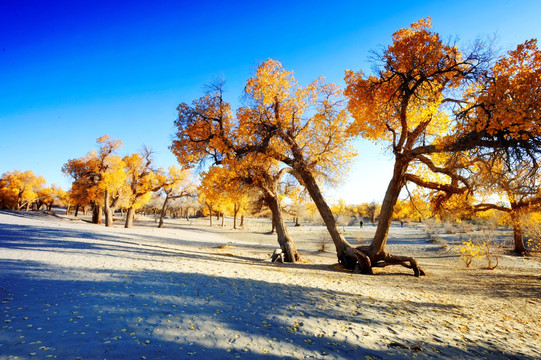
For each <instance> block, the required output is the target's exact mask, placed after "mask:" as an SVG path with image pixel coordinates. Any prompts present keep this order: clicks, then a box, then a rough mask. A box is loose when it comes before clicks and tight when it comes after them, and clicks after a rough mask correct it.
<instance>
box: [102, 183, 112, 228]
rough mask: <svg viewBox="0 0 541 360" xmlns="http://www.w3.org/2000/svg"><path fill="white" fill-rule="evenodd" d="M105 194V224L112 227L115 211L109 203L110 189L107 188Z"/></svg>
mask: <svg viewBox="0 0 541 360" xmlns="http://www.w3.org/2000/svg"><path fill="white" fill-rule="evenodd" d="M103 196H104V204H105V226H107V227H111V226H113V211H112V210H111V206H110V203H109V191H108V190H105V194H104V195H103Z"/></svg>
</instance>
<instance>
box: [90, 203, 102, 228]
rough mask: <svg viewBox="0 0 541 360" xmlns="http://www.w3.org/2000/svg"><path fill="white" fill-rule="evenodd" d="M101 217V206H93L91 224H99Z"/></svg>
mask: <svg viewBox="0 0 541 360" xmlns="http://www.w3.org/2000/svg"><path fill="white" fill-rule="evenodd" d="M102 216H103V208H102V207H101V205H98V204H94V208H93V210H92V223H93V224H98V225H99V224H101V218H102Z"/></svg>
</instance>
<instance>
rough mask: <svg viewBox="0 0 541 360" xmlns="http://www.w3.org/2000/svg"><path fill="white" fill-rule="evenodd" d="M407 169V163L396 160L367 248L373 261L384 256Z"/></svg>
mask: <svg viewBox="0 0 541 360" xmlns="http://www.w3.org/2000/svg"><path fill="white" fill-rule="evenodd" d="M407 169H408V162H406V161H402V160H400V159H396V162H395V165H394V171H393V177H392V179H391V181H390V182H389V185H388V186H387V191H386V192H385V198H384V199H383V204H382V205H381V211H380V214H379V221H378V227H377V228H376V234H375V235H374V239H373V240H372V243H371V244H370V246H369V247H368V254H367V255H368V256H370V257H371V258H372V259H374V260H375V259H378V258H383V257H384V256H385V255H384V254H385V245H386V244H387V236H388V234H389V228H390V226H391V221H392V220H393V210H394V207H395V205H396V202H397V200H398V196H399V195H400V191H401V190H402V187H403V186H404V183H405V175H406V170H407Z"/></svg>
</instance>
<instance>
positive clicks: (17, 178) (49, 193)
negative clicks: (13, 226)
mask: <svg viewBox="0 0 541 360" xmlns="http://www.w3.org/2000/svg"><path fill="white" fill-rule="evenodd" d="M46 183H47V182H46V181H45V179H44V178H43V177H42V176H37V175H34V173H33V172H32V170H27V171H19V170H13V171H8V172H6V173H4V174H3V175H2V177H1V178H0V209H15V210H23V209H24V210H30V209H34V210H40V209H41V208H43V207H45V208H46V209H47V210H48V211H50V210H51V208H52V206H53V204H54V203H55V201H59V202H61V203H64V202H66V200H67V197H68V194H67V193H66V192H65V191H64V190H62V188H60V187H57V186H56V185H54V184H53V185H51V186H49V187H47V186H46Z"/></svg>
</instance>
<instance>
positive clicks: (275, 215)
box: [265, 193, 300, 262]
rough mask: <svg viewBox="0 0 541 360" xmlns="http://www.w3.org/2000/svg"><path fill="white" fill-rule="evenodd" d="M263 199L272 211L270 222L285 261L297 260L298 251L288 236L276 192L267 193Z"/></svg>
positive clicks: (298, 258) (298, 257)
mask: <svg viewBox="0 0 541 360" xmlns="http://www.w3.org/2000/svg"><path fill="white" fill-rule="evenodd" d="M265 200H266V202H267V204H268V205H269V208H270V210H271V212H272V222H273V225H274V227H275V228H276V235H277V236H278V244H280V249H282V252H283V253H284V254H285V258H284V261H285V262H297V261H299V260H300V256H299V253H298V252H297V248H296V247H295V243H294V242H293V241H292V240H291V238H290V237H289V234H288V232H287V227H286V224H285V221H284V217H283V215H282V207H281V205H280V199H279V198H278V196H277V195H276V194H274V195H273V194H269V193H267V195H266V196H265Z"/></svg>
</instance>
